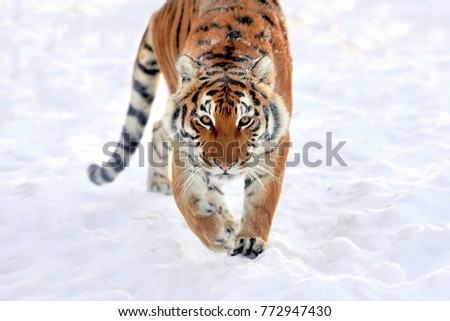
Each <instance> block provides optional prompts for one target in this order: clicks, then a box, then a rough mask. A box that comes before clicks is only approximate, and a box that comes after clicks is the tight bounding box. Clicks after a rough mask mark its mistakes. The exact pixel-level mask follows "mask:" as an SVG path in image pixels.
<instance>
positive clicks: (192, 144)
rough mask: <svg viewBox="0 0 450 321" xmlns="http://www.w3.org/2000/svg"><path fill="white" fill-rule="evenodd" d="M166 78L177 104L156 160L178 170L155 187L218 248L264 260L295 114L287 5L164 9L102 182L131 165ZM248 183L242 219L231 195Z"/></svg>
mask: <svg viewBox="0 0 450 321" xmlns="http://www.w3.org/2000/svg"><path fill="white" fill-rule="evenodd" d="M160 71H161V72H162V74H163V75H164V78H165V80H166V82H167V84H168V88H169V91H170V93H171V97H170V99H169V103H168V106H167V109H166V112H165V115H164V117H163V119H162V120H161V121H158V122H156V123H155V124H154V126H153V142H152V143H153V144H152V148H153V158H155V162H159V163H164V162H165V164H166V165H169V164H167V160H168V159H169V156H170V153H171V152H173V157H172V162H171V165H172V166H163V167H152V168H150V171H149V176H148V187H149V189H150V190H152V191H160V192H162V193H165V194H170V193H172V192H173V195H174V198H175V201H176V203H177V206H178V208H179V209H180V211H181V213H182V214H183V216H184V217H185V219H186V222H187V223H188V225H189V227H190V228H191V229H192V231H193V232H194V233H195V234H196V235H197V236H198V238H199V239H200V240H201V241H202V242H203V243H204V244H205V245H206V246H207V247H209V248H210V249H212V250H216V251H226V252H228V253H229V254H231V255H233V256H234V255H239V254H242V255H244V256H247V257H248V258H251V259H254V258H256V257H257V256H258V255H259V254H261V253H262V252H263V251H264V250H265V248H266V246H267V242H268V239H269V232H270V229H271V225H272V220H273V217H274V213H275V210H276V207H277V203H278V199H279V197H280V193H281V188H282V182H283V176H284V172H285V166H286V159H287V145H288V144H287V143H288V142H289V130H288V126H289V121H290V115H291V109H292V93H291V74H292V61H291V55H290V52H289V46H288V38H287V30H286V25H285V21H284V16H283V13H282V10H281V8H280V6H279V4H278V1H277V0H247V1H244V0H168V1H167V2H166V3H165V4H164V5H163V7H162V8H161V9H160V10H159V11H158V12H156V13H155V14H154V15H153V16H152V17H151V19H150V22H149V25H148V28H147V30H146V31H145V34H144V36H143V39H142V41H141V44H140V47H139V51H138V55H137V58H136V62H135V66H134V71H133V82H132V92H131V101H130V105H129V108H128V113H127V117H126V121H125V125H124V127H123V130H122V135H121V139H120V140H119V143H118V147H117V149H116V151H115V153H114V154H113V157H112V158H111V160H110V161H111V163H113V164H114V166H109V167H101V166H98V165H91V166H90V167H89V169H88V173H89V177H90V179H91V181H92V182H94V183H95V184H98V185H101V184H103V183H108V182H111V181H113V180H114V179H115V177H116V176H117V175H118V174H119V173H120V172H121V171H122V170H123V169H124V167H125V166H127V165H128V163H129V156H130V155H131V154H133V152H134V151H135V149H136V148H137V146H138V144H139V141H140V139H141V137H142V134H143V131H144V127H145V125H146V124H147V120H148V117H149V113H150V107H151V105H152V102H153V99H154V95H155V89H156V85H157V81H158V76H159V74H160ZM269 142H270V143H271V144H270V147H269V148H268V147H267V143H269ZM230 146H231V147H232V148H230ZM169 168H171V172H170V169H169ZM238 176H241V177H242V176H243V177H245V191H244V193H245V200H244V210H243V215H242V218H241V220H240V222H239V220H237V218H236V217H235V215H234V214H233V213H232V211H231V210H230V208H229V206H228V204H227V201H226V198H225V196H224V192H223V189H222V183H223V181H226V180H228V179H231V178H234V177H238ZM172 182H173V185H172Z"/></svg>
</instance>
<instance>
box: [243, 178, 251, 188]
mask: <svg viewBox="0 0 450 321" xmlns="http://www.w3.org/2000/svg"><path fill="white" fill-rule="evenodd" d="M252 184H253V179H251V178H246V179H245V187H244V189H246V188H248V187H249V186H250V185H252Z"/></svg>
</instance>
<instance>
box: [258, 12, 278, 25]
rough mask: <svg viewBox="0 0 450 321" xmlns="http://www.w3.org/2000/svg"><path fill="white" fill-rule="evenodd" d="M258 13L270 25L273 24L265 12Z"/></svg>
mask: <svg viewBox="0 0 450 321" xmlns="http://www.w3.org/2000/svg"><path fill="white" fill-rule="evenodd" d="M259 15H260V16H261V18H263V19H264V20H266V21H267V22H268V23H270V25H271V26H274V25H275V23H274V22H273V21H272V19H270V18H269V17H268V16H267V15H266V14H264V13H260V14H259Z"/></svg>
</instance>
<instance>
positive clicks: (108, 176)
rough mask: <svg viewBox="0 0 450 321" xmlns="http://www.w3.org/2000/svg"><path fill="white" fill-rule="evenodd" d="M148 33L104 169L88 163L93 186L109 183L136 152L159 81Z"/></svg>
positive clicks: (145, 36)
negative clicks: (117, 139)
mask: <svg viewBox="0 0 450 321" xmlns="http://www.w3.org/2000/svg"><path fill="white" fill-rule="evenodd" d="M150 34H151V32H150V31H149V29H147V31H146V32H145V34H144V37H143V39H142V41H141V44H140V47H139V52H138V55H137V58H136V62H135V66H134V70H133V86H132V91H131V98H130V105H129V107H128V112H127V116H126V119H125V125H124V126H123V129H122V133H121V135H120V139H119V142H118V145H117V147H116V149H115V152H114V153H113V154H112V157H111V158H110V160H109V161H108V166H99V165H96V164H92V165H90V166H89V168H88V174H89V179H90V180H91V181H92V182H93V183H94V184H96V185H102V184H105V183H110V182H112V181H113V180H114V179H115V178H116V177H117V175H119V173H120V172H121V171H123V170H124V168H125V167H126V166H128V165H129V162H130V158H131V156H132V155H133V153H134V152H135V151H136V148H137V147H138V144H139V142H140V140H141V138H142V135H143V133H144V129H145V125H146V124H147V121H148V118H149V115H150V108H151V106H152V103H153V100H154V97H155V91H156V87H157V84H158V80H159V73H160V72H159V71H160V70H159V66H158V62H157V60H156V56H155V53H154V50H153V47H152V41H151V36H150Z"/></svg>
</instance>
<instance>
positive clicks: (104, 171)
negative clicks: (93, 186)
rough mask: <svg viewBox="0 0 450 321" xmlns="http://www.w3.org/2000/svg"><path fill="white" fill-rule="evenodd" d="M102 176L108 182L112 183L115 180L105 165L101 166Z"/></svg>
mask: <svg viewBox="0 0 450 321" xmlns="http://www.w3.org/2000/svg"><path fill="white" fill-rule="evenodd" d="M100 176H101V178H102V179H103V180H104V181H105V182H108V183H111V182H112V181H113V180H114V178H113V177H110V176H109V175H108V172H107V171H106V168H104V167H101V168H100Z"/></svg>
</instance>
